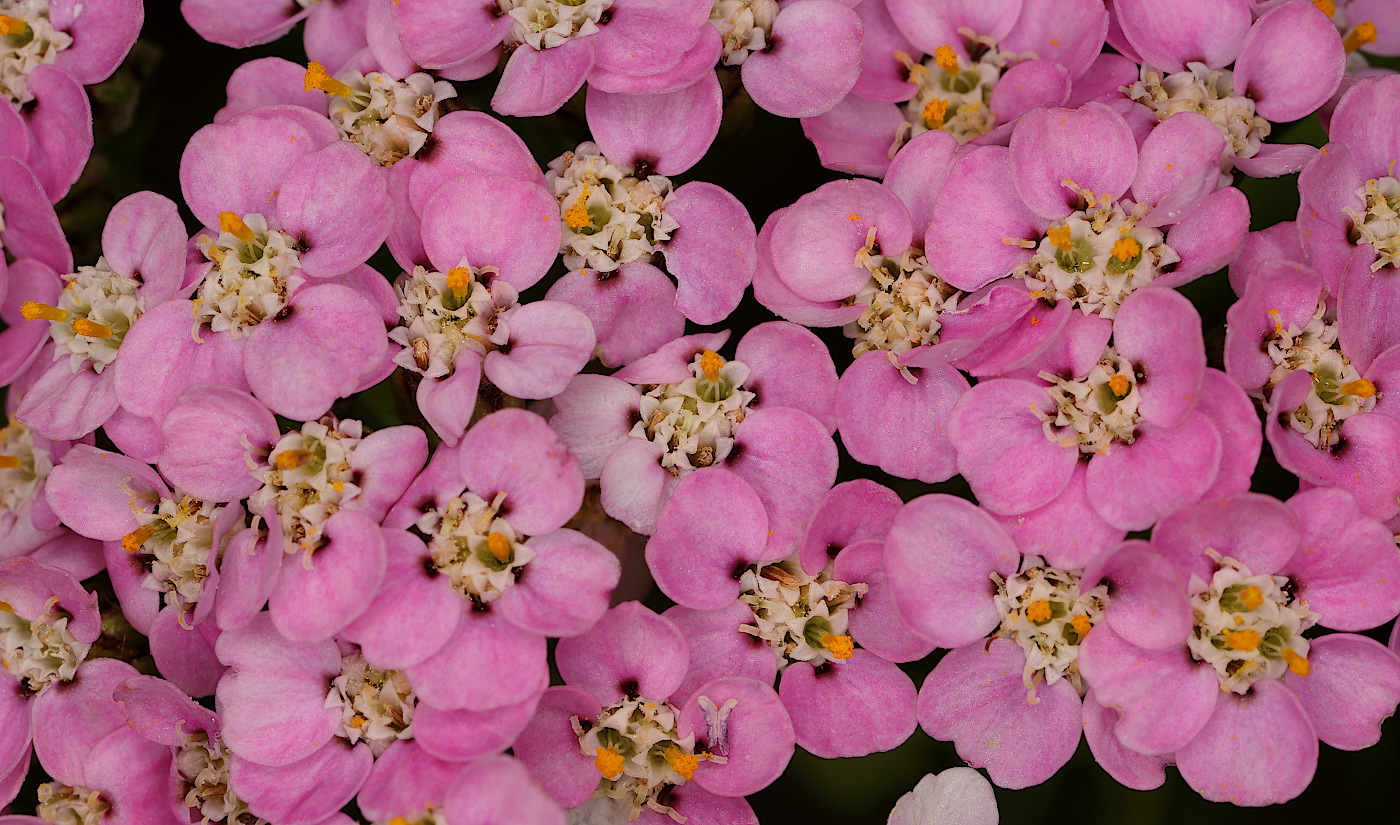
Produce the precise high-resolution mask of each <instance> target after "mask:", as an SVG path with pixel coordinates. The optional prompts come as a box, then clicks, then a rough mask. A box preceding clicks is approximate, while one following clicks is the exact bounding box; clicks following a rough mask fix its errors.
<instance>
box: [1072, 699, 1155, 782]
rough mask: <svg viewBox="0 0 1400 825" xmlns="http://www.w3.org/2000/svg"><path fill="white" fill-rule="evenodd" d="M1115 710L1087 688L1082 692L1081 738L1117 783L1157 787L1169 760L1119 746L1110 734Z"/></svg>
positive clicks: (1115, 714)
mask: <svg viewBox="0 0 1400 825" xmlns="http://www.w3.org/2000/svg"><path fill="white" fill-rule="evenodd" d="M1117 722H1118V712H1117V711H1115V710H1113V709H1111V708H1106V707H1104V706H1103V705H1100V704H1099V700H1098V697H1096V696H1095V695H1094V692H1093V691H1092V690H1091V691H1089V692H1088V693H1087V694H1086V695H1085V696H1084V740H1085V741H1086V742H1088V743H1089V752H1090V753H1092V754H1093V755H1094V761H1095V762H1097V763H1099V767H1101V768H1103V769H1104V771H1105V772H1107V773H1108V775H1109V776H1111V777H1113V778H1114V779H1116V780H1118V782H1119V784H1122V785H1125V786H1127V787H1129V788H1132V789H1133V790H1135V791H1150V790H1152V789H1153V788H1160V787H1161V786H1162V783H1163V782H1164V781H1166V778H1167V777H1166V770H1165V768H1166V766H1167V765H1168V764H1170V760H1169V759H1168V758H1166V757H1162V756H1144V755H1142V754H1140V753H1136V752H1134V751H1132V750H1129V749H1128V748H1126V747H1124V746H1123V743H1122V742H1119V741H1118V737H1117V736H1114V735H1113V727H1114V725H1115V724H1117Z"/></svg>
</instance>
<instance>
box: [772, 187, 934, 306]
mask: <svg viewBox="0 0 1400 825" xmlns="http://www.w3.org/2000/svg"><path fill="white" fill-rule="evenodd" d="M871 229H874V230H875V240H876V243H878V244H879V245H880V248H881V249H883V250H888V251H889V252H890V253H891V254H900V252H902V250H904V249H906V248H908V246H909V243H910V241H911V240H912V238H913V229H912V227H911V225H910V223H909V210H908V209H907V208H905V206H904V204H903V203H901V202H900V200H899V197H898V196H896V195H895V194H894V192H892V191H890V190H889V189H888V188H886V187H884V186H881V185H880V184H878V183H875V182H874V181H867V180H848V181H834V182H832V183H828V184H825V185H823V186H821V187H820V188H818V189H817V190H816V191H815V192H811V193H809V194H806V195H803V196H802V197H801V198H800V199H799V200H798V201H797V203H795V204H793V205H792V206H790V207H788V208H787V209H786V210H785V211H784V212H783V216H782V218H780V219H779V220H778V222H777V224H776V225H775V226H774V229H773V238H772V255H773V267H774V269H776V270H777V272H778V277H779V278H782V279H783V281H784V283H786V285H787V286H788V288H789V289H791V290H792V291H793V292H796V293H797V294H798V295H800V296H801V297H803V298H807V299H808V300H812V301H839V300H843V299H845V298H849V297H851V296H852V295H855V294H856V293H857V292H858V291H860V288H861V287H863V286H865V284H866V282H868V281H869V280H870V272H869V271H868V270H866V269H865V268H864V267H858V266H856V265H855V259H856V253H857V252H859V251H860V250H861V249H863V248H864V246H865V242H866V237H867V235H868V233H869V231H870V230H871Z"/></svg>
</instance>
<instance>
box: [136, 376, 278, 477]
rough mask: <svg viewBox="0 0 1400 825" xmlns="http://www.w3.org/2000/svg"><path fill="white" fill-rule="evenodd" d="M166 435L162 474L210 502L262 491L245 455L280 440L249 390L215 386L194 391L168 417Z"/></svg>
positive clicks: (163, 428) (163, 429) (267, 414)
mask: <svg viewBox="0 0 1400 825" xmlns="http://www.w3.org/2000/svg"><path fill="white" fill-rule="evenodd" d="M161 433H162V434H163V435H164V436H165V452H163V453H161V456H160V461H159V462H158V466H159V467H160V472H161V475H163V476H165V477H166V478H167V479H169V480H170V481H171V483H173V484H174V485H175V486H177V487H179V488H181V489H182V490H184V491H185V492H188V493H190V494H191V495H194V496H198V497H199V498H202V499H204V500H205V501H234V500H236V499H240V498H247V497H248V496H250V495H252V494H253V493H254V492H256V491H257V490H258V488H260V487H262V481H261V480H260V479H258V478H257V477H256V476H254V475H253V474H252V472H250V471H249V468H248V460H247V455H246V454H247V452H248V450H249V449H252V450H267V449H269V448H270V447H271V446H272V444H274V443H275V442H276V441H277V438H278V429H277V420H276V419H274V418H273V417H272V413H270V412H268V410H267V407H265V406H263V405H262V404H259V403H258V402H257V400H255V399H254V398H253V397H252V396H250V395H248V394H247V393H245V392H239V391H237V390H232V389H229V388H228V387H220V386H216V385H213V384H202V385H199V386H195V387H191V388H190V389H189V391H187V392H186V393H185V395H184V397H183V398H182V399H181V401H180V403H179V404H178V405H176V407H175V409H174V410H172V411H171V413H170V414H169V415H167V416H166V417H165V421H164V422H163V423H162V424H161ZM245 445H246V446H245Z"/></svg>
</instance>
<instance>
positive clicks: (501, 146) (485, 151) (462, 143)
mask: <svg viewBox="0 0 1400 825" xmlns="http://www.w3.org/2000/svg"><path fill="white" fill-rule="evenodd" d="M432 139H433V144H434V149H433V151H432V152H430V153H424V157H422V158H405V159H404V160H402V161H400V162H399V163H397V164H394V167H393V168H392V169H390V177H391V178H393V177H394V175H395V170H397V169H399V168H401V167H402V168H403V169H404V170H405V172H407V173H408V180H407V182H406V185H407V187H408V192H407V196H408V197H407V201H408V203H410V204H412V206H413V209H412V211H413V212H416V213H420V214H423V213H424V212H425V209H424V207H425V206H426V204H427V202H428V199H429V198H431V197H432V196H433V194H434V193H435V192H437V190H438V188H439V187H441V186H442V185H443V184H444V183H446V182H448V181H450V180H451V179H452V178H455V177H457V176H459V175H466V176H468V177H475V176H490V175H500V176H502V177H507V178H515V179H516V180H518V181H521V182H523V183H539V184H543V183H544V174H543V173H541V172H540V167H539V165H538V164H536V163H535V160H534V158H533V157H531V156H530V150H529V148H528V147H526V145H525V141H523V140H521V139H520V136H519V135H517V134H515V132H513V131H511V129H510V127H509V126H507V125H505V124H504V123H502V122H501V121H499V120H497V119H496V118H494V117H491V116H490V115H488V114H486V113H485V112H468V111H459V112H451V113H449V114H447V115H444V116H443V117H442V119H440V120H439V121H438V122H437V123H436V124H434V126H433V136H432ZM405 163H406V164H408V165H407V166H404V164H405ZM403 183H404V182H402V181H401V182H400V185H403ZM393 185H394V184H393V183H392V182H391V186H393ZM399 197H400V196H399V194H398V193H397V190H396V191H395V193H394V198H395V199H396V200H397V199H399Z"/></svg>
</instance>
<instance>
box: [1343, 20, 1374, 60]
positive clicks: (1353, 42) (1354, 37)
mask: <svg viewBox="0 0 1400 825" xmlns="http://www.w3.org/2000/svg"><path fill="white" fill-rule="evenodd" d="M1374 42H1376V24H1375V23H1372V22H1371V21H1370V20H1367V21H1366V22H1365V23H1357V24H1356V28H1354V29H1352V30H1351V34H1349V35H1347V39H1346V40H1343V41H1342V48H1344V49H1346V50H1347V54H1351V53H1352V52H1354V51H1356V50H1357V49H1360V48H1362V47H1363V46H1366V45H1368V44H1370V43H1374Z"/></svg>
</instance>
